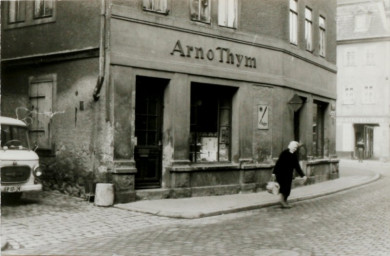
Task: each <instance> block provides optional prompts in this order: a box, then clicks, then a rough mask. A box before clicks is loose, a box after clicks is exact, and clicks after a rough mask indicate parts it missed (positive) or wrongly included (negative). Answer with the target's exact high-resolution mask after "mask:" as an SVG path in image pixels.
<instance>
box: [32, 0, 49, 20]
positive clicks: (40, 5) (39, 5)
mask: <svg viewBox="0 0 390 256" xmlns="http://www.w3.org/2000/svg"><path fill="white" fill-rule="evenodd" d="M52 15H53V1H52V0H35V1H34V19H40V18H45V17H51V16H52Z"/></svg>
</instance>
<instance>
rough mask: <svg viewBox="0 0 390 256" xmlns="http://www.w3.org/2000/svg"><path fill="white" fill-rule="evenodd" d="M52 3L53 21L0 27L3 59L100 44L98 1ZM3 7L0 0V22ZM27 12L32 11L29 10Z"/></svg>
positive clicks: (4, 6)
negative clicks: (0, 6) (54, 11)
mask: <svg viewBox="0 0 390 256" xmlns="http://www.w3.org/2000/svg"><path fill="white" fill-rule="evenodd" d="M27 2H30V3H31V4H32V3H33V2H32V1H27ZM55 2H56V18H55V21H54V22H50V23H44V24H39V25H33V26H23V27H19V28H12V29H7V28H5V27H6V26H4V25H2V26H1V27H2V34H1V47H2V49H1V53H2V58H4V59H7V58H14V57H20V56H28V55H35V54H45V53H51V52H58V51H67V50H74V49H83V48H87V47H97V46H98V45H99V34H100V16H99V14H100V2H101V1H100V0H88V1H72V0H65V1H55ZM6 6H7V5H6V4H4V3H2V17H1V18H2V24H6V23H7V17H8V16H7V15H6V11H7V8H6ZM27 11H30V12H32V10H27Z"/></svg>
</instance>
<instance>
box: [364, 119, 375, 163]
mask: <svg viewBox="0 0 390 256" xmlns="http://www.w3.org/2000/svg"><path fill="white" fill-rule="evenodd" d="M364 144H365V151H364V158H365V159H370V158H372V156H373V154H374V127H372V126H367V125H365V126H364Z"/></svg>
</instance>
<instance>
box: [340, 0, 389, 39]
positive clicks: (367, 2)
mask: <svg viewBox="0 0 390 256" xmlns="http://www.w3.org/2000/svg"><path fill="white" fill-rule="evenodd" d="M386 1H387V0H338V2H337V4H338V6H337V41H342V40H354V39H369V38H381V37H389V36H390V19H389V5H388V4H387V2H386Z"/></svg>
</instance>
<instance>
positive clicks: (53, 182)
mask: <svg viewBox="0 0 390 256" xmlns="http://www.w3.org/2000/svg"><path fill="white" fill-rule="evenodd" d="M47 74H56V76H57V83H56V95H55V97H54V98H53V112H55V111H59V112H64V113H61V114H56V115H55V116H54V117H53V118H52V120H51V133H52V145H53V148H52V150H51V152H47V151H45V152H43V151H39V150H38V154H39V155H40V162H41V165H42V166H43V167H44V175H43V177H42V181H43V185H44V188H45V189H56V190H60V191H62V192H66V193H68V194H72V195H74V196H84V195H85V193H87V192H93V183H95V182H97V181H100V182H105V181H106V180H107V178H108V177H107V171H108V169H110V168H111V167H110V165H111V163H112V158H113V157H112V152H113V145H112V139H111V138H112V128H111V127H110V125H109V123H106V121H105V120H106V118H105V113H106V112H105V95H104V94H103V95H101V97H100V100H99V101H97V102H95V101H94V100H93V97H92V94H93V90H94V88H95V85H96V80H97V76H98V59H97V58H90V59H83V60H76V61H71V62H64V63H58V64H50V65H41V66H31V67H24V68H23V69H10V70H7V76H6V77H4V79H3V81H2V82H3V85H2V90H3V92H4V94H3V97H2V115H5V116H10V117H16V116H15V114H14V109H15V107H17V106H23V107H29V102H28V87H29V86H28V78H29V77H30V76H39V75H47ZM4 95H5V96H4ZM15 98H18V99H19V100H18V101H13V99H15ZM54 99H55V100H54ZM91 190H92V191H91Z"/></svg>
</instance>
